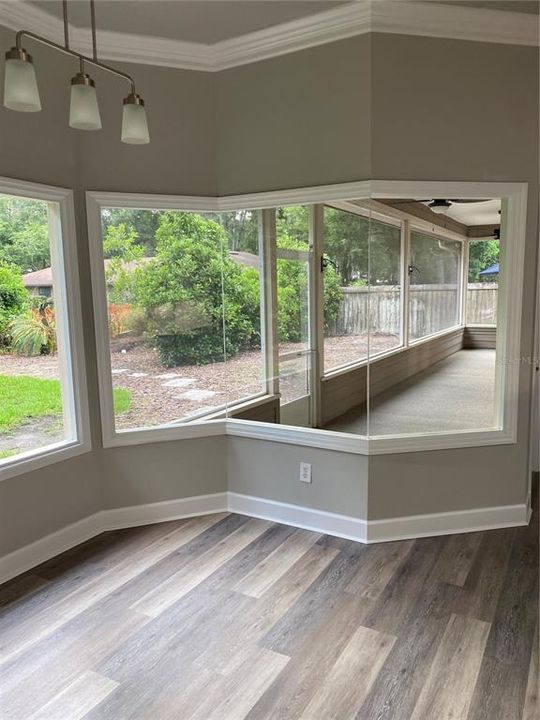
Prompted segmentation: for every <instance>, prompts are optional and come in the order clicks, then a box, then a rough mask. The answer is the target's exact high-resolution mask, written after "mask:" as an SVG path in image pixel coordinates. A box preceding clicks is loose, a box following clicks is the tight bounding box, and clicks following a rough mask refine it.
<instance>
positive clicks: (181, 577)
mask: <svg viewBox="0 0 540 720" xmlns="http://www.w3.org/2000/svg"><path fill="white" fill-rule="evenodd" d="M270 526H271V523H270V522H268V521H266V520H248V521H247V522H246V523H245V524H244V525H242V527H240V528H239V529H238V530H235V531H234V532H233V533H231V534H230V535H228V536H227V537H226V538H225V539H224V540H222V541H221V542H220V543H218V544H217V545H216V546H215V547H213V548H211V549H210V550H208V551H207V552H206V553H204V555H202V556H201V557H200V558H195V559H194V560H193V562H191V563H189V564H188V565H187V566H186V567H185V568H182V570H180V571H179V572H177V573H175V574H174V575H171V577H170V578H168V579H167V580H166V581H165V582H163V583H162V584H161V585H160V586H159V587H157V588H155V589H154V590H151V591H150V592H149V593H147V594H146V595H143V597H142V598H140V599H139V600H137V602H135V603H134V604H133V605H131V609H132V610H137V612H140V613H143V614H144V615H148V616H149V617H156V616H157V615H159V614H160V613H161V612H163V611H164V610H166V609H167V608H168V607H169V606H170V605H172V604H173V603H175V602H176V601H177V600H179V599H180V598H182V597H184V595H187V593H189V592H191V590H193V589H194V588H195V587H197V585H199V584H200V583H201V582H203V580H206V578H208V577H209V576H210V575H211V574H212V573H213V572H215V571H216V570H217V569H218V568H220V567H221V566H222V565H224V564H225V563H226V562H228V561H229V560H230V559H231V558H233V557H234V556H235V555H236V554H237V553H239V552H241V551H242V550H243V549H244V548H246V547H247V546H248V545H249V544H250V543H252V542H253V541H254V540H256V539H257V538H258V537H260V536H261V535H262V534H263V533H264V532H266V530H268V529H269V527H270Z"/></svg>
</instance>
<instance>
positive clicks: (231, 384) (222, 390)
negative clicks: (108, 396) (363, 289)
mask: <svg viewBox="0 0 540 720" xmlns="http://www.w3.org/2000/svg"><path fill="white" fill-rule="evenodd" d="M396 344H397V341H396V338H395V337H393V336H376V335H373V336H372V337H371V338H370V349H371V351H372V352H373V351H376V352H380V351H381V350H385V349H388V348H391V347H393V346H395V345H396ZM301 349H303V346H302V344H301V343H287V344H282V345H280V348H279V350H280V352H281V353H283V352H294V351H297V350H301ZM366 353H367V337H366V336H349V337H347V336H339V337H332V338H327V339H326V341H325V350H324V354H325V365H326V367H337V366H339V365H343V364H345V363H348V362H352V361H354V360H355V359H357V358H358V357H365V355H366ZM111 368H112V373H113V386H114V387H118V388H127V389H129V390H130V391H131V393H132V405H131V408H130V410H129V411H128V412H125V413H123V414H121V415H119V416H118V418H117V427H118V428H119V429H126V428H135V427H141V426H146V427H152V426H155V425H160V424H163V423H168V422H173V421H175V420H177V419H179V418H185V417H186V416H189V415H192V414H197V415H198V414H199V413H204V412H208V411H209V410H210V409H211V408H216V407H220V406H223V405H225V404H226V403H231V402H234V401H237V400H239V399H240V398H243V397H248V396H250V395H255V394H257V393H259V392H261V391H262V356H261V353H260V351H258V350H256V351H250V352H245V353H241V354H239V355H236V356H235V357H234V358H231V359H230V360H228V361H227V362H217V363H213V364H211V365H183V366H180V367H175V368H164V367H163V366H162V365H161V364H160V362H159V359H158V355H157V352H156V351H155V350H154V349H153V348H149V347H147V346H146V345H145V344H144V343H143V342H141V341H140V340H139V341H138V340H137V339H134V338H127V339H126V338H124V339H119V338H116V339H114V340H113V341H112V342H111ZM284 370H285V371H286V372H288V374H289V376H288V378H287V379H286V381H285V382H283V386H284V387H283V391H284V393H285V394H286V395H290V397H287V399H293V397H297V396H298V395H299V394H301V392H302V388H303V386H304V379H305V372H304V371H305V365H304V363H303V361H302V362H299V361H297V360H294V361H289V362H288V363H286V364H284ZM0 374H7V375H31V376H34V377H43V378H58V377H59V373H58V360H57V357H56V356H47V355H45V356H38V357H31V358H25V357H19V356H16V355H0ZM49 442H50V441H49Z"/></svg>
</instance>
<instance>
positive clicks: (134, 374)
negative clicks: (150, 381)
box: [129, 372, 148, 377]
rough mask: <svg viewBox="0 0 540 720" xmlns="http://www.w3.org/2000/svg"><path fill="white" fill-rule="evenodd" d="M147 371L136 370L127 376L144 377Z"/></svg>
mask: <svg viewBox="0 0 540 720" xmlns="http://www.w3.org/2000/svg"><path fill="white" fill-rule="evenodd" d="M147 375H148V373H143V372H136V373H130V374H129V377H146V376H147Z"/></svg>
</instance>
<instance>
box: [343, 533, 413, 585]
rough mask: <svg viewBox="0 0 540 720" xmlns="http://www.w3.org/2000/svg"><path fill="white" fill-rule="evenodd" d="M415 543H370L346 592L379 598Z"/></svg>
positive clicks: (410, 541)
mask: <svg viewBox="0 0 540 720" xmlns="http://www.w3.org/2000/svg"><path fill="white" fill-rule="evenodd" d="M413 545H414V540H406V541H402V542H393V543H380V544H375V545H370V546H369V547H368V548H367V551H366V552H365V553H364V554H363V555H362V558H361V562H360V567H359V568H358V571H357V572H356V573H355V575H354V576H353V577H352V579H351V581H350V583H349V584H348V585H347V587H346V588H345V590H346V592H350V593H355V594H357V595H360V596H361V597H366V598H377V597H378V596H379V595H380V594H381V592H382V591H383V590H384V588H385V587H386V586H387V585H388V583H389V582H390V580H391V578H392V576H393V575H394V573H395V572H396V569H397V568H398V567H399V566H400V565H401V563H402V562H403V560H404V559H405V558H406V557H407V555H408V554H409V552H410V551H411V549H412V547H413Z"/></svg>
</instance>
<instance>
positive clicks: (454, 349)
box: [368, 200, 500, 437]
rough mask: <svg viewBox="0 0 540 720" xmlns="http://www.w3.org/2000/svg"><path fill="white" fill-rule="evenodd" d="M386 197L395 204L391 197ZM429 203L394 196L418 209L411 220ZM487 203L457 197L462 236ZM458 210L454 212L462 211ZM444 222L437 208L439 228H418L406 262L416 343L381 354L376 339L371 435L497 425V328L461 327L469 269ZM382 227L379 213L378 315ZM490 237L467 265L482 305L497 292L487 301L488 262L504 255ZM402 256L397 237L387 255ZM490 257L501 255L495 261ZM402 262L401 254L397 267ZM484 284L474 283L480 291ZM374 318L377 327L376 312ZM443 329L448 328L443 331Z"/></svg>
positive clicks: (373, 295) (373, 264) (402, 206)
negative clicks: (430, 230)
mask: <svg viewBox="0 0 540 720" xmlns="http://www.w3.org/2000/svg"><path fill="white" fill-rule="evenodd" d="M386 202H387V204H389V205H392V201H386ZM425 207H426V206H425V205H424V204H422V205H421V206H420V204H419V203H416V204H415V202H414V201H411V200H409V201H406V200H401V201H396V202H395V209H396V210H398V211H399V212H400V214H401V213H404V212H405V213H407V214H408V211H409V210H410V211H411V216H410V222H411V223H414V217H415V215H414V213H417V214H418V216H424V215H425V212H426V210H425ZM480 209H481V208H479V207H478V206H477V205H476V203H475V202H471V203H459V201H452V205H450V209H449V210H448V216H449V218H451V219H454V220H457V221H458V222H460V223H461V227H459V226H457V227H456V230H455V231H456V232H460V233H461V234H462V235H463V238H464V240H463V242H467V235H468V233H469V232H472V228H473V227H474V224H475V223H479V222H482V220H483V217H484V215H483V214H482V213H480ZM492 210H493V217H494V220H491V216H490V217H489V218H488V219H487V220H486V221H484V222H487V223H489V224H491V223H492V222H494V221H496V220H497V219H498V214H497V213H498V209H497V208H493V209H492ZM451 213H455V217H452V215H451ZM445 222H446V219H442V220H441V219H440V218H436V217H435V215H434V220H433V226H434V230H433V234H428V233H421V232H418V231H412V232H411V239H410V256H409V258H408V259H407V261H406V262H407V265H409V272H410V295H409V307H408V308H405V309H404V312H405V313H407V314H408V318H409V338H410V340H415V342H413V343H412V344H410V345H408V346H404V347H403V348H401V349H400V350H399V352H396V353H390V354H389V355H387V356H377V354H376V346H375V347H374V350H375V352H374V353H373V355H370V360H369V412H368V434H369V435H370V436H371V437H377V436H395V435H397V436H400V435H430V434H433V433H454V432H461V431H474V430H479V429H490V428H493V427H495V425H496V413H495V408H496V387H497V382H496V377H497V372H498V371H497V367H499V369H500V366H498V363H497V361H496V332H495V328H493V327H491V328H490V327H481V328H474V327H472V326H471V327H469V328H465V329H463V328H461V327H460V326H459V322H460V295H461V288H462V287H463V281H464V279H465V278H464V277H463V273H464V272H466V271H467V268H465V267H464V266H463V262H462V248H463V243H462V242H460V241H459V240H449V239H447V238H444V237H440V236H438V235H436V233H437V225H438V224H440V225H442V224H443V223H445ZM377 227H378V221H376V220H373V219H372V242H371V243H370V270H371V274H370V278H371V281H372V286H371V287H370V299H372V301H373V303H372V306H371V310H372V314H373V308H374V307H375V308H377V307H378V298H377V293H378V290H379V286H378V276H379V275H380V270H379V269H378V267H379V264H380V259H379V258H378V257H377V255H376V252H377V250H378V246H377V236H376V229H377ZM469 228H471V230H469ZM442 231H443V230H442V228H441V232H442ZM388 235H389V237H390V236H391V234H390V233H389V234H388ZM473 244H474V245H479V244H480V243H476V242H474V243H473V242H472V241H471V242H470V245H471V246H472V245H473ZM483 244H484V245H485V246H486V247H483V248H482V247H478V248H472V249H471V253H470V257H471V261H470V264H469V268H468V271H469V280H470V281H473V282H474V283H475V285H482V284H484V285H485V286H486V296H485V298H486V299H485V302H486V304H484V303H483V302H482V304H480V302H479V303H478V307H484V308H485V307H486V306H487V303H488V302H490V303H493V298H490V299H489V300H488V295H489V293H492V292H493V291H492V289H491V288H490V287H489V283H487V282H485V283H482V280H481V277H482V276H481V275H480V272H482V270H484V269H486V268H487V269H489V268H490V266H491V264H494V262H496V260H497V259H498V257H497V255H495V254H491V255H490V254H489V253H488V250H491V251H493V250H496V248H493V246H492V247H491V248H490V247H489V245H488V243H485V241H484V243H483ZM397 255H398V253H397V245H396V244H394V243H393V242H392V241H390V244H389V245H388V252H387V254H386V256H385V258H384V260H387V259H388V257H394V258H396V259H397ZM491 260H493V261H494V262H493V263H490V261H491ZM488 263H489V264H488ZM397 267H398V264H397V262H396V261H394V265H393V268H394V269H396V268H397ZM482 291H483V290H482V289H478V290H477V289H476V287H475V288H474V292H478V293H480V292H482ZM470 295H471V288H470V289H469V293H468V296H469V297H470ZM495 302H496V301H495ZM470 311H471V308H469V312H470ZM491 317H493V315H491ZM371 323H372V325H373V326H375V327H376V320H375V319H373V317H372V320H371ZM396 327H397V323H396ZM444 330H447V331H448V332H443V333H442V334H438V333H441V331H444ZM374 335H375V336H376V333H374ZM374 344H375V340H374Z"/></svg>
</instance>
